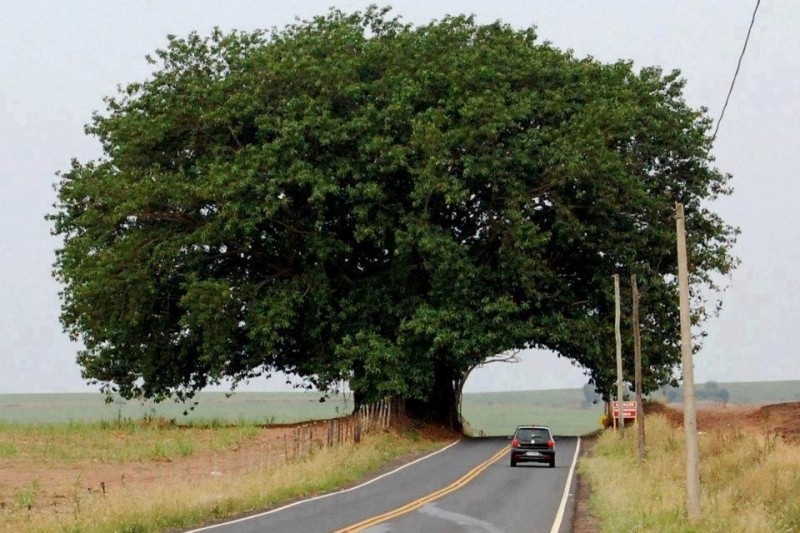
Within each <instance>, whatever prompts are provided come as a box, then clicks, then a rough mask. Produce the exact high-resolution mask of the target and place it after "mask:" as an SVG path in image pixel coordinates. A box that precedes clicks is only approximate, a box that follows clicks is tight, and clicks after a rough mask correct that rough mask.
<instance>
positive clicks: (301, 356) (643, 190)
mask: <svg viewBox="0 0 800 533" xmlns="http://www.w3.org/2000/svg"><path fill="white" fill-rule="evenodd" d="M148 59H149V60H150V61H151V63H152V64H153V65H154V68H155V70H154V72H153V73H152V75H151V76H150V77H148V79H146V80H144V81H142V82H138V83H131V84H129V85H127V86H126V87H123V88H121V89H120V91H119V94H117V95H115V96H113V97H109V98H107V99H106V109H105V111H104V112H101V113H96V114H95V116H94V117H93V120H92V122H91V124H90V125H88V126H87V133H88V134H90V135H93V136H96V137H97V138H98V139H99V140H100V142H101V143H102V147H103V150H104V156H103V157H101V158H100V159H98V160H96V161H89V162H78V161H75V162H73V164H72V166H71V168H70V169H69V170H67V171H65V172H63V173H61V174H60V182H59V184H58V201H57V203H56V205H55V206H54V207H55V212H54V213H52V214H51V215H49V218H50V219H51V220H52V222H53V225H54V229H53V232H54V234H56V235H59V236H61V237H62V238H63V247H62V248H61V249H60V250H58V252H57V258H56V264H55V272H56V276H57V277H58V279H59V280H60V281H61V282H62V283H63V287H64V289H63V292H62V295H61V296H62V322H63V324H64V327H65V329H66V330H67V331H68V332H69V334H70V335H71V336H72V337H73V338H74V339H80V340H81V341H82V342H83V346H84V348H83V349H82V351H81V352H80V353H79V355H78V362H79V364H80V365H81V366H82V369H83V375H84V377H85V378H86V379H87V380H90V381H93V382H96V383H100V384H102V385H103V387H104V390H106V391H107V392H118V393H119V394H121V395H122V396H125V397H136V396H143V397H150V398H164V397H168V396H177V397H178V398H186V397H190V396H191V395H192V394H193V393H194V392H195V391H197V390H199V389H201V388H203V387H205V386H206V385H208V384H212V383H219V382H220V381H221V380H223V379H226V378H230V379H232V380H233V381H234V382H235V383H236V382H240V381H242V380H248V379H251V378H254V377H257V376H260V375H264V374H270V373H271V372H274V371H276V370H281V371H285V372H288V373H293V374H296V375H298V376H301V377H304V378H306V379H307V380H308V381H309V382H310V383H312V384H313V385H315V386H317V387H318V388H320V389H322V390H325V389H327V388H329V387H331V386H333V385H334V384H335V383H337V382H339V381H340V380H345V381H347V382H348V383H349V386H350V388H351V389H352V390H353V391H355V392H356V393H357V395H358V396H359V397H360V398H364V399H371V398H379V397H383V396H386V395H398V396H401V397H404V398H406V399H408V400H409V401H410V402H411V405H412V407H413V409H412V411H413V410H416V412H419V413H423V414H424V413H430V414H433V415H434V416H436V417H438V418H439V419H441V420H447V421H450V422H453V420H454V416H455V415H456V413H455V406H456V404H457V398H458V394H459V393H460V390H461V386H462V385H463V382H464V380H465V379H466V376H467V375H468V373H469V371H470V370H471V369H472V368H474V367H475V366H476V365H479V364H480V363H482V362H483V361H485V360H486V359H487V358H490V357H492V356H494V355H496V354H498V353H502V352H504V351H507V350H514V349H521V348H528V347H543V348H549V349H552V350H554V351H555V352H557V353H558V354H560V355H561V356H564V357H567V358H569V359H571V360H572V361H574V362H575V363H576V364H579V365H581V366H583V367H585V368H586V369H587V372H588V373H589V375H590V377H591V378H592V380H593V381H594V383H595V384H597V386H598V388H600V389H610V384H611V383H612V382H613V378H612V377H611V373H612V372H613V368H614V365H613V353H614V350H613V327H612V326H611V325H612V324H613V286H612V283H611V275H612V274H614V273H619V274H621V275H623V276H624V275H630V274H632V273H635V274H636V275H637V276H638V279H639V285H640V289H641V291H642V308H641V323H642V328H643V332H642V335H643V336H642V342H643V350H644V355H645V360H646V364H647V370H646V375H647V376H648V379H649V383H650V386H651V387H655V386H657V385H658V384H660V383H662V382H664V381H665V380H666V379H668V378H669V377H670V375H671V373H672V371H673V369H674V367H675V365H676V364H677V363H678V362H679V361H680V350H679V335H678V323H679V318H678V306H677V299H676V298H677V296H676V294H677V293H676V290H677V289H676V287H677V282H676V279H675V276H674V274H675V272H676V266H675V265H676V254H675V251H674V248H675V246H674V243H675V238H674V237H675V233H674V214H673V213H674V204H675V202H682V203H683V204H684V205H685V208H686V214H687V227H688V228H689V229H690V235H689V241H690V254H691V261H692V265H691V267H692V277H693V279H692V283H693V288H694V289H695V302H694V307H693V312H694V314H693V316H694V318H695V320H696V322H697V323H700V322H701V321H702V319H703V318H704V316H705V309H706V305H705V301H704V300H703V295H706V294H711V293H713V291H714V290H716V289H717V287H716V285H715V280H716V279H718V276H719V275H720V274H726V273H728V272H729V271H730V269H731V268H732V267H733V266H734V264H735V260H734V259H733V258H732V257H731V256H730V247H731V245H732V243H733V241H734V238H735V235H736V230H735V229H733V228H731V227H729V226H728V225H726V224H725V223H724V222H723V221H722V220H721V219H720V217H719V216H718V215H716V214H715V213H714V212H713V211H712V210H711V203H712V202H713V200H714V199H715V198H717V196H719V195H721V194H728V193H729V192H730V191H729V189H728V187H727V182H728V178H729V177H728V176H727V175H725V174H722V173H721V172H719V171H718V170H717V169H715V168H714V167H713V166H712V158H711V157H710V156H709V150H710V148H711V138H710V136H709V133H708V132H709V128H710V124H711V121H710V119H709V118H708V117H707V115H706V114H705V111H704V110H702V109H701V110H695V109H692V108H690V107H689V106H687V104H686V103H685V102H684V100H683V97H682V90H683V85H684V81H683V80H682V79H681V78H680V76H679V74H678V73H677V72H672V73H667V74H665V73H663V72H662V71H661V70H659V69H658V68H644V69H641V70H640V71H638V72H636V71H635V70H634V68H633V65H632V63H631V62H626V61H620V62H617V63H613V64H603V63H601V62H599V61H596V60H594V59H592V58H576V57H575V56H573V55H572V54H571V53H570V52H564V51H561V50H558V49H556V48H555V47H553V46H551V45H550V44H547V43H540V42H538V41H537V38H536V34H535V31H534V29H532V28H531V29H522V30H519V29H514V28H512V27H510V26H509V25H507V24H503V23H500V22H498V23H494V24H489V25H479V24H476V23H475V21H474V20H473V19H472V18H470V17H463V16H458V17H448V18H445V19H443V20H441V21H435V22H432V23H430V24H427V25H424V26H412V25H410V24H406V23H404V22H403V21H402V20H400V19H399V18H391V17H390V15H389V13H388V12H387V11H386V10H379V9H375V8H372V9H369V10H367V11H366V12H362V13H354V14H346V13H342V12H339V11H335V10H333V11H331V12H330V13H328V14H327V15H324V16H320V17H317V18H314V19H313V20H310V21H302V22H297V23H296V24H293V25H290V26H288V27H286V28H284V29H282V30H273V31H271V32H266V31H263V32H262V31H256V32H237V31H234V32H229V33H225V32H222V31H219V30H216V31H214V32H213V33H212V34H211V35H210V36H207V37H203V36H200V35H198V34H190V35H189V36H188V37H186V38H177V37H174V36H170V38H169V45H168V46H167V47H166V48H165V49H162V50H158V51H157V52H156V53H155V55H154V57H151V58H148ZM627 352H628V353H630V350H627ZM629 368H630V365H629Z"/></svg>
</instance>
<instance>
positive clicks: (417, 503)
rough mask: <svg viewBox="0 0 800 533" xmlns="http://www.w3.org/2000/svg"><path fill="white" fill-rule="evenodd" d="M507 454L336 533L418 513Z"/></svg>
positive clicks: (352, 531)
mask: <svg viewBox="0 0 800 533" xmlns="http://www.w3.org/2000/svg"><path fill="white" fill-rule="evenodd" d="M506 453H508V446H503V448H502V449H501V450H500V451H498V452H497V453H496V454H494V455H493V456H491V457H490V458H489V459H487V460H486V461H484V462H482V463H481V464H479V465H478V466H476V467H475V468H473V469H472V470H470V471H469V472H467V473H466V474H464V476H462V477H461V478H459V479H457V480H456V481H454V482H453V483H451V484H450V485H448V486H446V487H444V488H441V489H439V490H437V491H435V492H431V493H430V494H428V495H427V496H423V497H422V498H419V499H418V500H414V501H412V502H409V503H407V504H405V505H403V506H402V507H398V508H397V509H394V510H392V511H389V512H386V513H383V514H382V515H378V516H373V517H372V518H367V519H366V520H362V521H361V522H359V523H357V524H353V525H352V526H347V527H346V528H344V529H339V530H337V531H335V532H334V533H357V532H358V531H364V530H365V529H367V528H370V527H372V526H374V525H377V524H380V523H381V522H386V521H387V520H391V519H392V518H397V517H398V516H401V515H404V514H406V513H410V512H411V511H416V510H417V509H419V508H420V507H422V506H423V505H425V504H427V503H430V502H432V501H434V500H437V499H439V498H441V497H442V496H446V495H448V494H450V493H451V492H455V491H457V490H458V489H460V488H461V487H463V486H464V485H466V484H467V483H469V482H470V481H472V480H473V479H475V478H476V477H477V476H478V475H479V474H480V473H481V472H483V471H484V470H486V469H487V468H489V466H490V465H491V464H492V463H494V462H496V461H497V460H498V459H500V458H501V457H503V456H504V455H505V454H506Z"/></svg>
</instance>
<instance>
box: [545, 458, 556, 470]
mask: <svg viewBox="0 0 800 533" xmlns="http://www.w3.org/2000/svg"><path fill="white" fill-rule="evenodd" d="M547 466H549V467H550V468H555V467H556V460H555V459H553V460H552V461H550V462H549V463H547Z"/></svg>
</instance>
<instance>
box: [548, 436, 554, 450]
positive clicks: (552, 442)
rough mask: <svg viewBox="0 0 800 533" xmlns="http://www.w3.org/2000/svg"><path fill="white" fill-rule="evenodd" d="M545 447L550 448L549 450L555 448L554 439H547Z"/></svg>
mask: <svg viewBox="0 0 800 533" xmlns="http://www.w3.org/2000/svg"><path fill="white" fill-rule="evenodd" d="M547 447H548V448H550V449H551V450H555V448H556V441H554V440H553V439H550V440H549V441H547Z"/></svg>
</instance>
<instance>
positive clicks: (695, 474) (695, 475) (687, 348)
mask: <svg viewBox="0 0 800 533" xmlns="http://www.w3.org/2000/svg"><path fill="white" fill-rule="evenodd" d="M675 224H676V229H677V233H678V287H679V290H680V311H681V356H682V357H681V358H682V363H683V428H684V433H685V434H686V509H687V512H688V515H689V519H690V520H692V521H696V520H699V519H700V461H699V455H700V453H699V450H698V444H697V410H696V407H695V402H694V362H693V360H692V322H691V315H690V314H689V261H688V257H687V252H686V229H685V221H684V215H683V204H675Z"/></svg>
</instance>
